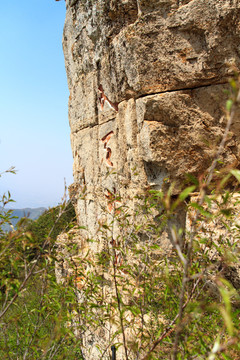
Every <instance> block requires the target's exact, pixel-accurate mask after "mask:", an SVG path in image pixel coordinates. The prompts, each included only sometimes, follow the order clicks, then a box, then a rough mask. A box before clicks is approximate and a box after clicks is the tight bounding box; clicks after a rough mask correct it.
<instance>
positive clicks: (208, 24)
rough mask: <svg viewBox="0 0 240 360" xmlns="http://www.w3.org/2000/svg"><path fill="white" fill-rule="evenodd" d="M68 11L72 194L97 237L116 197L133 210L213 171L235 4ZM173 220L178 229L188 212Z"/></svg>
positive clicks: (78, 0) (92, 1)
mask: <svg viewBox="0 0 240 360" xmlns="http://www.w3.org/2000/svg"><path fill="white" fill-rule="evenodd" d="M66 7H67V14H66V23H65V28H64V35H63V48H64V55H65V62H66V71H67V77H68V86H69V90H70V97H69V121H70V127H71V143H72V151H73V159H74V165H73V173H74V184H73V185H72V186H71V195H72V196H73V197H74V200H75V208H76V212H77V216H78V220H79V223H80V225H83V226H86V228H87V229H88V236H91V237H95V236H96V234H97V232H98V229H99V224H101V223H104V222H105V221H106V218H107V217H108V216H110V215H111V214H112V213H113V211H114V209H113V203H112V199H113V198H114V197H115V196H116V194H119V195H120V197H121V200H119V204H120V205H121V204H127V205H128V206H129V207H130V208H132V209H133V208H134V201H133V198H134V196H135V195H137V194H140V193H141V192H144V190H145V189H149V188H153V189H162V188H166V187H167V186H168V185H169V183H171V182H172V181H174V182H175V183H176V186H175V190H174V191H175V193H177V192H178V191H179V188H180V184H181V183H182V181H183V179H184V176H185V173H186V172H188V173H192V174H194V175H196V176H199V175H201V174H202V173H204V171H206V170H207V169H208V167H209V166H210V164H211V161H212V159H213V157H214V154H215V152H216V147H217V145H218V144H219V142H220V139H221V137H222V134H223V131H224V125H225V120H224V111H225V110H224V109H225V101H226V97H227V95H226V93H224V90H226V89H227V88H228V79H229V77H230V76H231V75H232V74H233V72H234V71H235V70H239V68H240V47H239V44H240V20H239V19H240V1H239V0H222V1H219V0H182V1H181V0H151V1H149V0H148V1H146V0H109V1H106V0H66ZM238 119H239V117H238V116H236V117H235V119H234V123H233V127H232V130H231V133H230V134H229V137H228V140H227V144H226V148H225V150H224V152H223V154H222V160H224V164H225V165H229V166H232V167H237V166H238V165H239V159H240V143H239V133H240V122H239V120H238ZM115 205H116V206H118V204H115ZM175 222H176V224H177V225H178V226H181V227H184V226H185V216H184V213H182V212H181V213H180V214H178V215H176V219H175ZM165 235H166V234H165ZM166 239H167V235H166ZM166 239H164V238H163V239H162V242H163V246H165V247H167V246H168V245H167V244H168V242H167V240H166ZM165 240H166V241H165Z"/></svg>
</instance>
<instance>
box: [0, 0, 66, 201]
mask: <svg viewBox="0 0 240 360" xmlns="http://www.w3.org/2000/svg"><path fill="white" fill-rule="evenodd" d="M65 12H66V10H65V1H59V2H56V1H55V0H22V1H19V0H6V1H1V2H0V51H1V56H0V172H2V171H4V170H7V169H8V168H9V167H11V166H15V168H16V169H17V174H16V175H12V174H6V175H3V176H2V177H1V178H0V195H1V194H3V193H4V192H6V191H8V190H9V191H10V192H11V195H12V198H13V199H14V200H15V201H16V203H15V204H13V205H12V207H15V208H22V207H38V206H45V207H48V206H54V205H57V204H58V203H59V202H60V201H61V197H62V196H63V193H64V178H66V182H67V184H68V185H70V184H71V183H72V181H73V180H72V153H71V146H70V129H69V124H68V115H67V105H68V96H69V92H68V87H67V79H66V73H65V67H64V57H63V52H62V31H63V25H64V19H65Z"/></svg>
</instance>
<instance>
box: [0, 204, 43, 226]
mask: <svg viewBox="0 0 240 360" xmlns="http://www.w3.org/2000/svg"><path fill="white" fill-rule="evenodd" d="M4 210H9V209H6V208H5V209H3V208H2V207H0V213H2V212H3V211H4ZM46 210H47V209H46V208H44V207H39V208H24V209H13V216H17V218H16V219H12V225H13V226H15V225H16V224H17V222H18V221H19V220H20V219H21V218H23V217H27V218H28V219H32V220H36V219H38V218H39V216H40V215H42V214H43V213H44V211H46ZM9 229H10V227H9V226H4V230H6V231H8V230H9Z"/></svg>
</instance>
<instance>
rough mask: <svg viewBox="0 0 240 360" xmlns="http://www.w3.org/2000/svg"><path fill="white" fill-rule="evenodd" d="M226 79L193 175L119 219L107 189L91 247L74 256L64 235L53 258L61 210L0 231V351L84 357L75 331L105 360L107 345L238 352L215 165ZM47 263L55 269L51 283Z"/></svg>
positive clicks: (221, 355) (226, 182) (232, 276)
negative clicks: (212, 153) (211, 148)
mask: <svg viewBox="0 0 240 360" xmlns="http://www.w3.org/2000/svg"><path fill="white" fill-rule="evenodd" d="M236 84H237V83H236V82H233V83H232V89H233V90H232V91H233V93H232V95H231V96H230V97H229V101H228V103H227V125H226V130H225V134H224V136H223V140H222V142H221V144H220V146H219V149H218V151H217V153H216V157H215V159H214V160H213V163H212V166H211V167H210V169H209V171H208V172H207V173H206V174H205V176H204V175H202V176H201V177H199V178H194V177H193V176H190V177H189V181H190V182H191V184H188V187H186V188H185V189H184V190H183V191H182V192H181V193H180V194H179V196H178V197H177V198H176V197H175V196H172V195H171V194H172V193H171V188H170V189H169V191H168V192H167V193H163V192H161V191H153V190H150V191H149V192H148V193H146V194H144V196H142V197H139V199H136V201H137V202H138V203H139V209H138V211H137V212H136V213H135V214H132V213H131V216H129V215H130V212H131V210H130V209H128V207H127V206H126V204H122V206H120V207H119V204H120V203H121V199H120V198H119V197H118V196H117V195H114V196H113V198H112V199H111V201H112V203H113V204H112V205H113V206H112V208H113V212H112V213H111V214H108V215H109V216H108V221H107V222H106V223H104V224H100V225H99V235H100V234H101V237H102V243H103V244H104V247H102V248H100V249H99V251H98V252H96V251H95V252H93V251H91V248H92V244H94V242H95V240H94V239H89V240H88V244H89V251H87V252H84V253H83V252H82V253H81V252H80V251H78V248H77V245H76V244H74V241H73V239H72V243H71V238H70V243H69V245H68V247H67V249H64V252H63V254H62V259H60V258H61V254H59V253H58V254H55V247H54V241H55V239H56V236H57V234H58V233H59V232H60V231H62V230H63V229H65V228H69V227H71V225H70V226H69V225H68V223H69V219H66V221H65V222H64V225H63V226H60V228H59V229H58V230H56V231H55V229H56V228H57V226H58V223H59V224H60V222H61V216H60V215H62V214H63V213H64V211H65V209H66V206H62V207H60V208H59V211H60V213H58V214H57V216H55V215H56V213H55V210H54V211H53V213H52V214H51V213H50V214H47V215H46V214H45V215H44V216H43V218H41V219H40V220H39V222H38V223H32V222H28V221H27V222H24V221H23V222H21V223H20V224H19V227H18V229H17V230H16V231H13V232H11V233H8V234H4V233H3V232H2V233H1V236H0V259H1V275H0V305H1V313H0V328H1V332H0V357H1V358H3V359H36V360H37V359H66V358H67V359H82V360H84V359H85V360H86V359H88V357H89V354H88V352H87V351H88V349H89V350H90V351H91V350H92V349H91V347H89V346H88V349H87V348H86V346H85V343H84V338H85V337H86V336H88V338H90V339H93V340H91V341H92V348H95V350H97V351H98V354H99V356H98V359H103V358H106V357H107V356H110V347H111V345H115V346H116V348H117V358H118V357H120V356H121V358H123V359H125V360H130V359H131V360H132V359H136V360H147V359H153V360H154V359H155V360H160V359H172V360H177V359H179V360H180V359H187V360H191V359H192V360H193V359H208V360H214V359H216V360H217V359H219V360H220V359H232V360H236V359H238V358H240V345H239V344H240V326H239V318H240V294H239V290H240V270H239V260H240V247H239V238H240V224H239V215H238V214H239V207H240V192H239V183H240V171H239V170H229V169H228V170H227V169H223V170H222V171H219V170H217V169H218V160H219V158H220V155H221V151H222V150H223V148H224V144H225V141H226V139H227V135H228V131H229V128H230V125H231V122H232V118H233V114H234V111H235V107H236V105H237V103H238V102H239V100H240V99H239V97H240V95H239V94H240V93H239V90H238V87H237V85H236ZM213 178H214V181H213ZM9 200H10V197H6V196H5V197H3V203H4V204H3V205H6V203H7V202H8V201H9ZM179 212H185V213H186V214H187V218H188V221H187V226H186V227H182V228H177V227H176V226H174V223H176V222H174V219H176V218H177V216H178V214H179ZM52 215H53V217H52ZM4 216H5V217H4ZM9 221H11V213H7V214H6V215H2V216H1V224H4V223H5V222H9ZM116 228H118V231H116ZM164 232H166V233H167V234H168V238H169V241H170V242H171V246H170V244H169V249H166V248H165V249H163V247H162V236H163V234H164ZM116 234H117V235H116ZM167 250H168V251H167ZM54 261H57V262H59V264H61V265H63V267H64V266H65V269H64V271H65V278H64V279H63V283H60V284H57V282H56V279H55V272H54ZM109 328H111V332H110V333H109V334H110V337H108V330H109ZM103 340H104V341H103ZM118 354H121V355H119V356H118Z"/></svg>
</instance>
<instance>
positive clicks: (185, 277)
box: [173, 90, 240, 360]
mask: <svg viewBox="0 0 240 360" xmlns="http://www.w3.org/2000/svg"><path fill="white" fill-rule="evenodd" d="M239 101H240V90H239V92H238V95H237V97H236V101H235V102H234V104H233V106H232V109H231V111H230V115H229V116H228V119H227V125H226V127H225V131H224V134H223V137H222V141H221V143H220V145H219V148H218V151H217V153H216V155H215V158H214V160H213V162H212V165H211V166H210V168H209V170H208V176H207V178H206V181H205V186H204V187H203V188H202V192H201V195H200V199H199V202H198V203H199V205H200V206H201V205H202V204H203V202H204V198H205V195H206V189H207V187H208V186H209V184H210V182H211V180H212V178H213V173H214V170H215V168H216V165H217V162H218V160H219V157H220V155H221V154H222V152H223V150H224V146H225V143H226V141H227V136H228V133H229V130H230V127H231V125H232V122H233V118H234V115H235V112H236V108H237V103H238V102H239ZM199 215H200V212H199V210H197V211H196V214H195V217H194V219H193V221H192V224H191V230H190V238H189V243H188V252H187V258H186V263H185V265H184V271H183V279H182V289H181V294H180V298H179V312H178V314H179V324H180V323H181V321H182V318H183V310H184V309H183V302H184V297H185V290H186V283H187V281H188V271H189V267H190V264H191V255H192V245H193V239H194V237H195V236H196V232H197V230H196V224H197V221H198V218H199ZM181 330H182V327H181V326H179V327H178V328H177V330H176V334H175V341H174V347H173V360H177V353H178V344H179V338H180V333H181Z"/></svg>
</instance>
